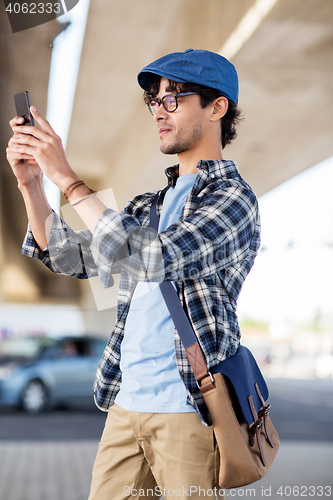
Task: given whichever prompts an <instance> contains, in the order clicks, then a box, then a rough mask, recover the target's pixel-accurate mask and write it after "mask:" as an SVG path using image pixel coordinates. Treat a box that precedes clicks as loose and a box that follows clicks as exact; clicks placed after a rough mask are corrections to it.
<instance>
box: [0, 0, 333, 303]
mask: <svg viewBox="0 0 333 500" xmlns="http://www.w3.org/2000/svg"><path fill="white" fill-rule="evenodd" d="M255 3H256V2H254V1H253V0H238V1H237V2H235V1H234V0H206V1H205V2H202V0H170V1H169V2H168V3H167V4H163V5H161V3H160V2H151V1H150V0H141V1H140V2H134V1H132V0H123V1H121V2H119V1H116V0H108V2H105V1H104V0H93V1H91V5H90V11H89V16H88V22H87V28H86V34H85V39H84V44H83V50H82V56H81V63H80V70H79V76H78V82H77V91H76V96H75V101H74V107H73V114H72V121H71V127H70V132H69V137H68V143H67V154H68V158H69V161H70V163H71V165H72V166H73V168H74V170H75V171H76V172H77V173H78V174H79V175H80V176H81V177H82V178H84V179H85V180H86V181H87V183H88V184H89V185H91V187H93V188H95V189H98V190H101V189H106V188H112V189H113V191H114V194H115V197H116V200H117V203H118V206H119V208H121V207H122V206H123V205H124V204H125V203H126V202H127V201H128V199H130V198H131V197H132V196H134V195H135V194H138V193H139V192H145V191H147V190H149V189H155V188H158V187H161V188H162V187H163V186H164V185H165V177H164V168H165V167H166V166H167V165H169V164H172V163H174V162H176V158H173V157H165V156H163V155H162V154H161V153H160V151H159V146H158V138H157V134H156V126H155V124H154V123H153V121H152V120H151V118H150V116H149V114H148V113H147V111H146V109H145V107H144V106H143V104H142V99H141V94H142V93H141V90H140V88H139V87H138V85H137V83H136V74H137V73H138V71H139V70H140V69H141V68H142V67H143V66H145V65H146V64H147V63H149V62H151V61H152V60H154V59H156V58H158V57H160V56H162V55H164V54H165V53H167V52H172V51H180V50H185V49H187V48H194V49H195V48H205V49H208V50H212V51H216V52H219V51H220V49H221V48H222V47H223V45H224V44H225V42H226V40H228V39H229V37H230V35H231V34H232V33H233V32H234V31H235V29H236V28H237V26H238V25H239V23H240V21H241V20H242V19H243V18H244V16H245V14H246V13H247V12H248V11H249V9H250V8H251V7H252V6H253V5H254V4H255ZM0 8H1V17H0V28H1V29H0V40H1V54H0V68H1V72H0V82H1V95H2V118H3V120H2V121H1V124H0V127H1V137H0V142H1V150H2V151H4V149H5V147H6V143H7V141H8V138H9V136H10V130H9V127H8V120H9V119H10V117H11V116H12V115H13V113H14V108H13V103H12V96H13V94H14V93H16V92H20V91H22V90H25V89H33V94H34V95H35V96H36V102H35V104H36V105H37V106H38V107H39V109H40V110H41V111H42V112H45V109H46V97H47V85H48V75H49V66H50V58H51V45H52V41H53V39H54V37H55V36H56V34H57V33H58V32H59V25H58V24H57V22H56V21H52V22H50V23H47V24H45V25H42V26H40V27H38V28H33V29H30V30H27V31H23V32H20V33H16V34H12V33H11V30H10V26H9V22H8V20H7V18H6V15H5V12H4V6H3V4H1V7H0ZM332 49H333V3H332V2H330V1H329V0H321V1H320V2H318V0H278V1H277V2H276V4H275V5H274V7H273V8H272V9H271V11H270V12H269V13H268V15H267V16H266V17H265V19H263V21H262V22H261V24H260V26H259V27H258V29H257V30H256V31H255V32H254V33H253V35H252V36H251V37H250V38H249V39H248V40H247V41H246V42H245V43H244V44H243V46H242V47H241V49H240V50H239V52H238V53H237V54H236V55H235V56H234V57H233V59H232V60H233V62H234V64H235V66H236V68H237V70H238V73H239V78H240V107H241V109H242V110H243V115H244V117H245V118H244V120H243V122H242V123H241V125H240V127H239V133H238V138H237V140H236V141H235V142H234V144H232V145H230V146H228V147H227V148H226V149H225V158H226V159H228V158H232V159H234V160H236V161H237V162H238V165H239V169H240V172H241V173H242V175H243V176H244V177H245V179H246V180H247V181H248V182H249V183H250V184H251V185H252V186H253V188H254V189H255V191H256V192H257V194H258V195H259V196H260V195H262V194H264V193H266V192H267V191H269V190H271V189H272V188H274V187H275V186H277V185H279V184H280V183H282V182H284V181H285V180H287V179H289V178H290V177H292V176H294V175H296V174H298V173H300V172H302V171H303V170H305V169H307V168H309V167H311V166H312V165H314V164H316V163H318V162H319V161H321V160H323V159H325V158H327V157H330V156H332V154H333V141H332V125H333V124H332V116H333V97H332V81H333V78H332V76H333V62H332V61H333V58H332V53H333V51H332ZM59 105H61V103H59ZM1 164H2V165H1V174H0V175H1V177H0V179H1V231H0V238H1V250H0V262H1V274H0V293H1V295H2V300H4V301H10V300H14V301H50V300H52V301H60V302H62V301H64V300H67V301H68V300H71V301H73V302H77V301H78V300H80V299H79V298H80V290H81V288H80V287H79V286H78V284H77V283H76V281H75V280H72V279H70V278H66V277H54V276H53V275H52V274H51V273H49V272H48V271H47V270H45V269H43V266H41V265H40V264H39V263H38V262H31V259H26V258H25V257H23V256H21V255H20V250H19V249H20V245H21V241H22V238H23V235H24V232H25V226H26V216H25V212H24V207H23V203H22V201H21V197H20V194H19V193H18V190H17V188H16V182H15V179H14V178H13V176H12V174H11V172H10V169H9V167H8V165H7V164H6V160H5V158H4V154H2V156H1Z"/></svg>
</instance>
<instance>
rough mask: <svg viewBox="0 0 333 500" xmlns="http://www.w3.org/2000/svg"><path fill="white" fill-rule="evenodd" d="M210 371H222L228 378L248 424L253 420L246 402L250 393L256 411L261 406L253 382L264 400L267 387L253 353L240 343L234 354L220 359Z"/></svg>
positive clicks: (266, 395)
mask: <svg viewBox="0 0 333 500" xmlns="http://www.w3.org/2000/svg"><path fill="white" fill-rule="evenodd" d="M211 372H212V373H222V374H223V375H225V376H226V377H228V379H229V380H230V382H231V384H232V386H233V388H234V390H235V393H236V396H237V399H238V401H239V404H240V407H241V410H242V413H243V417H244V420H245V422H247V423H248V424H249V425H251V424H252V422H253V416H252V413H251V409H250V406H249V402H248V399H247V398H248V397H249V396H250V395H251V396H252V398H253V403H254V406H255V409H256V410H257V412H258V411H259V410H260V408H261V402H260V399H259V397H258V394H257V391H256V388H255V383H257V384H258V386H259V389H260V392H261V395H262V397H263V398H264V400H265V401H266V400H267V399H268V388H267V385H266V382H265V380H264V377H263V376H262V373H261V371H260V369H259V366H258V365H257V362H256V360H255V359H254V357H253V354H252V353H251V351H249V349H248V348H247V347H245V346H242V345H240V346H239V347H238V349H237V352H236V354H235V355H234V356H230V358H227V359H225V360H224V361H221V363H219V364H218V365H216V366H214V368H212V370H211Z"/></svg>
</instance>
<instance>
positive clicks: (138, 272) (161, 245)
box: [7, 50, 260, 500]
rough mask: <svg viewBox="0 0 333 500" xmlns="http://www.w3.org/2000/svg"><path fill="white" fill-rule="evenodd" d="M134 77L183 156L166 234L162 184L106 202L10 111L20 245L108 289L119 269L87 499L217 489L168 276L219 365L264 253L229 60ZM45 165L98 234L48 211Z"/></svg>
mask: <svg viewBox="0 0 333 500" xmlns="http://www.w3.org/2000/svg"><path fill="white" fill-rule="evenodd" d="M138 81H139V84H140V85H141V87H142V88H143V89H144V91H145V94H144V98H145V102H146V104H147V105H148V108H149V110H150V112H151V114H152V115H153V119H154V120H155V122H156V124H157V127H158V135H159V140H160V148H161V151H162V152H163V153H165V154H177V155H178V160H179V165H177V166H173V167H170V168H168V169H167V170H166V175H167V177H168V186H167V187H166V188H165V189H164V190H162V191H161V192H160V194H159V199H158V204H157V210H158V213H159V214H160V223H159V229H158V234H153V233H152V230H151V229H150V228H148V227H147V226H149V212H150V207H151V204H152V199H153V198H154V196H155V194H156V191H155V192H149V193H146V194H143V195H139V196H137V197H136V198H134V199H133V200H132V201H131V202H130V203H129V204H128V205H127V207H126V208H125V209H124V211H123V212H122V213H121V214H119V213H117V212H114V211H113V210H110V209H107V208H106V207H105V206H104V205H103V203H102V202H101V201H100V200H99V199H98V198H97V197H96V196H94V195H93V193H92V191H91V190H90V189H89V188H88V187H87V186H86V185H85V184H84V182H83V181H81V180H80V179H79V178H78V176H77V175H76V174H75V173H74V172H73V170H72V169H71V168H70V166H69V164H68V162H67V160H66V157H65V153H64V151H63V148H62V146H61V141H60V139H59V137H57V136H56V134H55V133H54V131H53V130H52V128H51V127H50V125H49V123H48V122H47V121H46V120H44V119H43V118H42V117H41V116H40V114H39V113H38V112H37V110H36V109H35V108H33V107H32V108H31V111H32V114H33V116H34V118H35V119H36V121H37V122H38V123H39V124H40V126H41V127H42V130H41V131H40V130H38V129H37V128H31V127H25V126H18V124H20V123H22V120H20V119H19V118H18V117H16V118H14V119H13V120H12V121H11V126H12V128H13V131H14V136H13V137H12V139H11V140H10V141H9V146H8V149H7V157H8V160H9V163H10V164H11V166H12V169H13V171H14V174H15V175H16V176H17V179H18V186H19V189H20V190H21V192H22V195H23V198H24V201H25V204H26V208H27V213H28V217H29V223H30V226H29V230H28V233H27V236H26V240H25V242H24V245H23V253H25V254H26V255H28V256H30V257H34V258H38V259H40V260H42V262H43V263H44V264H45V265H47V266H48V267H49V268H50V269H51V270H52V271H54V272H58V273H65V274H69V275H72V276H75V277H77V278H87V277H89V276H93V275H96V274H97V273H98V275H99V276H100V279H101V281H102V283H103V285H104V286H110V285H112V273H114V272H121V284H120V291H119V299H118V311H117V312H118V315H117V323H116V325H115V328H114V330H113V332H112V334H111V336H110V339H109V342H108V344H107V347H106V350H105V352H104V355H103V357H102V360H101V362H100V365H99V368H98V372H97V377H96V382H95V386H94V393H95V401H96V404H97V405H98V406H99V408H101V409H103V410H105V411H107V410H108V412H109V414H108V418H107V421H106V424H105V429H104V432H103V436H102V439H101V443H100V447H99V451H98V454H97V457H96V462H95V466H94V470H93V479H92V486H91V493H90V497H89V500H97V499H98V500H106V499H111V498H112V499H113V500H116V499H121V498H126V497H128V496H131V497H134V498H136V497H146V498H153V497H154V495H155V494H156V496H157V497H158V496H160V494H162V495H163V497H164V498H165V500H167V499H169V498H171V497H173V496H176V497H179V498H187V497H188V496H191V497H192V498H200V497H202V496H203V495H204V492H205V494H207V496H212V494H211V493H210V492H211V491H212V488H214V487H215V486H217V474H218V465H219V455H218V450H217V449H216V444H215V440H214V435H213V431H212V427H211V425H210V423H211V422H210V417H209V414H208V412H207V407H206V406H205V404H204V401H203V398H202V395H201V393H200V390H199V389H198V387H197V385H196V383H195V379H194V376H193V372H192V370H191V367H190V365H189V362H188V360H187V358H186V354H185V351H184V348H183V346H182V343H181V341H180V338H179V335H178V332H177V331H176V329H175V328H174V325H173V322H172V319H171V317H170V315H169V313H168V310H167V308H166V305H165V303H164V300H163V298H162V295H161V292H160V290H159V286H158V283H159V282H161V281H162V280H163V279H164V280H168V281H172V282H173V284H174V286H175V287H176V290H177V293H178V295H179V298H180V300H181V301H182V303H183V306H184V307H185V308H186V311H187V314H188V316H189V319H190V321H191V323H192V325H193V328H194V330H195V333H196V335H197V336H198V339H199V343H200V346H201V348H202V350H203V353H204V355H205V358H206V361H207V365H208V368H209V369H210V368H212V367H213V366H214V365H216V364H217V363H219V362H220V361H222V360H223V359H225V358H227V357H229V356H231V355H232V354H234V353H235V352H236V350H237V347H238V344H239V338H240V332H239V326H238V322H237V316H236V301H237V298H238V295H239V292H240V289H241V287H242V284H243V282H244V279H245V277H246V275H247V274H248V272H249V271H250V269H251V267H252V265H253V261H254V258H255V256H256V253H257V251H258V248H259V239H260V237H259V232H260V223H259V215H258V206H257V200H256V196H255V194H254V193H253V191H252V189H251V188H250V187H249V186H248V184H247V183H246V182H245V181H244V180H243V179H242V177H241V176H240V175H239V173H238V171H237V167H236V164H235V163H234V162H232V161H226V160H223V156H222V149H223V148H224V147H225V145H226V144H228V143H229V142H230V141H231V140H232V139H233V138H234V137H235V135H236V132H235V125H236V123H237V120H238V118H239V111H238V109H237V101H238V79H237V73H236V70H235V68H234V67H233V65H232V64H231V63H230V62H228V61H227V60H226V59H225V58H223V57H222V56H220V55H218V54H214V53H212V52H208V51H204V50H187V51H185V52H177V53H173V54H168V55H166V56H164V57H162V58H160V59H158V60H157V61H155V62H153V63H152V64H150V65H148V66H146V67H145V68H144V69H143V70H142V71H141V72H140V73H139V75H138ZM25 162H26V164H25ZM28 167H29V168H28ZM42 172H44V173H45V174H46V175H47V176H48V177H49V178H50V179H51V180H52V181H53V182H54V183H55V184H57V185H58V186H59V188H60V189H61V190H62V191H63V193H64V195H65V196H66V198H67V199H68V200H69V201H70V203H71V204H72V205H73V206H74V207H75V209H76V210H77V212H78V214H79V215H80V217H81V218H82V219H83V221H84V222H85V223H86V225H87V228H88V230H86V231H84V232H78V233H75V232H74V231H72V230H71V228H70V227H68V226H67V224H66V223H65V222H64V221H63V220H62V219H61V218H60V217H59V216H58V215H57V214H53V213H52V210H51V209H50V207H49V206H48V203H47V201H46V199H45V195H44V192H43V188H42V181H41V174H42ZM203 423H204V424H206V425H203ZM221 459H222V460H223V457H221Z"/></svg>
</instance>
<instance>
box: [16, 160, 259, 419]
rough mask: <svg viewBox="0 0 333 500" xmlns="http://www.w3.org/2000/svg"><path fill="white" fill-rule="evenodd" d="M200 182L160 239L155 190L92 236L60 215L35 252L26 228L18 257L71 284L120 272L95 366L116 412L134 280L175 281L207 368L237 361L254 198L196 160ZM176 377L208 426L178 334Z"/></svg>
mask: <svg viewBox="0 0 333 500" xmlns="http://www.w3.org/2000/svg"><path fill="white" fill-rule="evenodd" d="M198 171H199V173H198V175H197V177H196V179H195V182H194V185H193V188H192V191H191V193H190V195H189V196H188V198H187V200H186V202H185V205H184V208H183V210H182V213H181V216H180V220H179V221H177V222H176V223H174V224H172V225H171V226H169V227H168V228H167V230H166V231H164V232H162V233H160V234H156V232H154V231H153V230H152V229H151V228H149V227H147V226H149V214H150V207H151V202H152V199H153V198H154V196H155V194H156V192H157V191H154V192H148V193H145V194H143V195H139V196H137V197H135V198H134V199H133V200H132V201H131V202H130V203H129V204H128V205H127V207H126V208H125V209H124V211H123V212H122V213H121V214H119V213H117V212H114V211H113V210H110V209H107V210H105V212H104V213H103V214H102V216H101V217H100V219H99V221H98V223H97V226H96V229H95V232H94V235H91V233H90V231H88V230H85V231H77V232H74V231H73V230H72V229H71V228H70V227H69V226H68V225H67V224H66V223H65V222H64V221H63V220H62V219H61V218H60V217H59V216H58V215H57V214H55V219H54V226H53V230H52V233H51V237H50V239H49V241H48V244H47V247H46V249H45V250H44V251H40V250H39V248H38V246H37V244H36V242H35V240H34V238H33V235H32V233H31V231H30V229H28V233H27V236H26V239H25V241H24V244H23V248H22V253H24V254H25V255H28V256H29V257H34V258H37V259H40V260H41V261H42V262H43V263H44V264H45V265H46V266H47V267H48V268H49V269H51V270H52V271H53V272H56V273H61V274H67V275H71V276H74V277H76V278H81V279H82V278H83V279H84V278H89V277H91V276H96V275H97V274H98V275H99V276H100V279H101V281H102V283H103V285H104V286H105V287H107V286H112V284H113V280H112V273H115V272H121V280H120V288H119V294H118V304H117V321H116V324H115V327H114V329H113V332H112V334H111V336H110V339H109V341H108V343H107V346H106V349H105V351H104V354H103V356H102V359H101V361H100V364H99V367H98V370H97V374H96V380H95V383H94V395H95V401H96V404H97V406H98V407H99V408H100V409H102V410H105V411H107V410H108V409H109V407H110V406H112V405H113V403H114V399H115V396H116V394H117V392H118V391H119V386H120V382H121V371H120V368H119V362H120V345H121V342H122V339H123V336H124V327H125V322H126V318H127V314H128V311H129V307H130V303H131V297H132V294H133V291H134V288H135V284H136V282H137V281H142V280H152V281H161V280H162V279H166V280H172V281H174V282H175V285H176V289H177V293H178V295H179V298H180V300H181V302H182V304H183V306H184V307H185V308H186V310H187V313H188V316H189V318H190V320H191V323H192V326H193V328H194V331H195V333H196V335H197V337H198V341H199V344H200V346H201V348H202V351H203V353H204V355H205V358H206V361H207V366H208V369H211V368H212V367H214V366H215V365H216V364H218V363H219V362H220V361H223V360H224V359H226V358H228V357H229V356H231V355H233V354H234V353H235V352H236V350H237V347H238V344H239V340H240V330H239V325H238V320H237V315H236V301H237V298H238V296H239V293H240V290H241V287H242V285H243V282H244V280H245V278H246V276H247V274H248V273H249V271H250V269H251V267H252V265H253V262H254V259H255V256H256V254H257V252H258V249H259V245H260V219H259V212H258V203H257V199H256V196H255V194H254V192H253V191H252V189H251V188H250V186H249V185H248V184H247V183H246V182H245V181H244V179H243V178H242V177H241V176H240V174H239V173H238V170H237V166H236V164H235V163H234V162H232V161H224V160H216V161H200V162H199V163H198ZM166 175H167V177H168V186H167V187H166V188H165V189H164V190H163V191H161V192H160V196H159V201H158V204H157V211H158V212H159V213H160V212H161V208H162V203H163V198H164V195H165V193H166V191H167V189H169V187H170V186H173V185H175V183H176V180H177V177H178V175H179V171H178V166H174V167H169V168H168V169H166ZM174 337H175V351H176V359H177V366H178V370H179V374H180V376H181V378H182V380H183V382H184V384H185V386H186V388H187V391H188V403H189V404H190V405H191V406H192V407H193V408H195V410H196V411H197V412H198V413H199V415H200V416H201V418H202V420H203V422H205V423H206V424H210V423H211V422H210V418H209V414H208V412H207V407H206V405H205V403H204V401H203V397H202V395H201V392H200V390H199V389H198V387H197V385H196V382H195V379H194V375H193V372H192V369H191V367H190V364H189V362H188V360H187V357H186V353H185V350H184V348H183V346H182V343H181V341H180V338H179V335H178V332H177V330H176V329H175V331H174Z"/></svg>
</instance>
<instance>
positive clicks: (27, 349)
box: [0, 337, 55, 359]
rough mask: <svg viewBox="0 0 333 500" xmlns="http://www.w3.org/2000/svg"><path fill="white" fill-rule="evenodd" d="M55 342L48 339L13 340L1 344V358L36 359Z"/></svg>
mask: <svg viewBox="0 0 333 500" xmlns="http://www.w3.org/2000/svg"><path fill="white" fill-rule="evenodd" d="M54 342H55V341H54V340H53V339H50V338H48V337H21V338H11V339H6V340H3V341H2V342H0V357H2V358H4V357H6V358H7V357H8V358H25V359H34V358H36V357H37V356H38V354H39V353H40V351H41V350H42V349H43V348H44V347H46V346H48V345H52V344H53V343H54Z"/></svg>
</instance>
